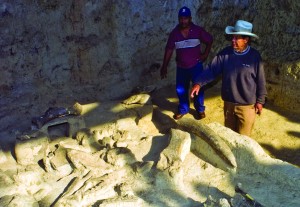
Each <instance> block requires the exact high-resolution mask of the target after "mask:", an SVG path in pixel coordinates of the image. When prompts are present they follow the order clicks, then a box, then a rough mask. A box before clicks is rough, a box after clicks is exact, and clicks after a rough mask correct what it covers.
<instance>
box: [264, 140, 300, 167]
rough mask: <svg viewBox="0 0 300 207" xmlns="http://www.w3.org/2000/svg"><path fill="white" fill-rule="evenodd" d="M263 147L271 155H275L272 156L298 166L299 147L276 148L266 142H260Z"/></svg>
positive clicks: (299, 165) (299, 164)
mask: <svg viewBox="0 0 300 207" xmlns="http://www.w3.org/2000/svg"><path fill="white" fill-rule="evenodd" d="M260 145H261V146H262V147H263V148H265V149H266V150H268V151H269V152H270V153H271V154H272V155H276V157H274V156H272V157H273V158H276V159H280V160H284V161H286V162H289V163H291V164H293V165H296V166H298V167H300V159H299V157H300V149H290V148H280V149H276V148H274V147H273V146H271V145H268V144H260Z"/></svg>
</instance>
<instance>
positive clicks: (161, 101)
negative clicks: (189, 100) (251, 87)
mask: <svg viewBox="0 0 300 207" xmlns="http://www.w3.org/2000/svg"><path fill="white" fill-rule="evenodd" d="M220 91H221V90H220V85H219V84H216V85H211V86H209V87H207V89H206V92H205V106H206V115H207V116H206V118H205V119H203V120H201V122H203V123H205V124H208V123H212V122H218V123H220V124H222V125H223V124H224V117H223V101H222V99H221V97H220ZM153 99H154V100H153V102H154V103H155V104H156V105H157V106H158V108H157V113H156V116H157V115H158V112H159V113H160V114H161V113H162V114H164V115H166V116H164V118H161V117H160V118H159V119H156V120H155V121H158V122H159V121H161V120H164V119H170V120H172V116H173V114H174V112H176V109H177V103H178V101H177V96H176V92H175V86H173V85H171V86H168V87H164V88H161V89H160V90H158V91H156V92H155V93H154V95H153ZM194 115H195V110H194V108H193V106H192V104H191V111H190V113H189V114H187V115H186V116H187V117H194ZM154 117H155V116H154ZM170 122H171V123H172V121H170ZM163 123H167V121H165V120H164V121H163ZM160 126H164V129H168V128H169V126H168V124H162V125H161V124H160ZM164 129H163V130H164ZM252 138H253V139H255V140H256V141H257V142H258V143H259V144H260V145H261V146H262V147H263V148H264V150H265V151H266V152H267V153H268V154H269V155H270V156H271V157H274V158H277V159H280V160H283V161H286V162H289V163H291V164H294V165H297V166H298V167H299V166H300V114H297V113H292V112H289V111H287V110H283V109H281V108H279V107H276V106H274V105H273V104H272V103H269V102H267V104H266V106H265V108H264V109H263V113H262V115H261V116H257V119H256V123H255V127H254V129H253V132H252Z"/></svg>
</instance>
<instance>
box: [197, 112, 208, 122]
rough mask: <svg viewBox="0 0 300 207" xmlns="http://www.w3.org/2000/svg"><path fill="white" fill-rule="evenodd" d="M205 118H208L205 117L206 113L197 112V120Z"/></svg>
mask: <svg viewBox="0 0 300 207" xmlns="http://www.w3.org/2000/svg"><path fill="white" fill-rule="evenodd" d="M205 117H206V115H205V112H204V111H203V112H200V111H198V112H197V116H196V119H197V120H200V119H204V118H205Z"/></svg>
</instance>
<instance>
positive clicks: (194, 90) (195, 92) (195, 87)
mask: <svg viewBox="0 0 300 207" xmlns="http://www.w3.org/2000/svg"><path fill="white" fill-rule="evenodd" d="M199 91H200V85H199V84H195V85H193V87H192V90H191V97H192V98H194V96H198V93H199Z"/></svg>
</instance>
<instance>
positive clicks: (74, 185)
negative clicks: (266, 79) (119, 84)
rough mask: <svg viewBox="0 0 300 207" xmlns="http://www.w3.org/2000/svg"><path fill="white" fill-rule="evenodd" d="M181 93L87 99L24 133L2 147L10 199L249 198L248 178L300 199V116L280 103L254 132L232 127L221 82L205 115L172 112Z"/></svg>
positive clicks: (148, 201) (260, 191)
mask: <svg viewBox="0 0 300 207" xmlns="http://www.w3.org/2000/svg"><path fill="white" fill-rule="evenodd" d="M174 92H175V89H174V86H172V85H171V86H168V87H164V88H160V89H157V90H155V91H154V92H152V93H151V97H150V96H148V95H147V94H138V95H133V96H130V97H129V98H128V99H125V100H116V101H108V102H103V103H100V102H95V103H87V104H83V105H82V107H83V110H82V115H81V116H79V117H77V116H75V117H63V118H58V119H55V120H53V121H52V122H49V123H47V124H45V125H44V126H43V127H42V128H41V129H39V131H29V132H28V131H27V132H26V131H24V132H23V133H22V134H21V133H16V137H17V140H16V142H15V144H14V145H13V146H11V147H12V148H11V150H12V151H10V150H9V148H8V147H3V148H2V149H1V151H0V152H1V159H0V161H1V162H0V163H1V171H0V182H1V185H0V186H1V187H0V204H1V206H15V205H21V204H22V206H142V207H144V206H145V207H148V206H158V207H162V206H186V207H193V206H211V207H213V206H214V207H219V206H222V207H229V206H233V207H235V206H241V205H244V206H246V203H245V200H244V198H243V197H242V196H241V194H238V193H236V192H235V187H236V185H237V184H238V183H241V184H242V187H243V190H245V191H247V192H248V193H249V194H250V195H251V196H252V197H253V198H255V200H256V201H257V202H260V203H261V204H263V205H264V206H275V207H276V206H278V207H279V206H291V207H294V206H295V207H296V206H299V204H300V200H299V196H298V192H299V190H300V189H299V186H300V183H299V180H300V170H299V167H297V166H296V165H299V158H297V153H299V118H298V117H299V116H295V115H293V114H289V113H288V112H285V113H284V111H277V110H276V109H275V108H273V107H272V105H271V104H270V105H268V106H267V107H266V108H265V109H264V112H263V114H262V115H261V116H260V117H258V119H257V122H256V126H255V130H254V132H253V139H252V138H249V137H246V136H241V135H238V134H236V133H234V132H233V131H231V130H229V129H227V128H225V127H223V126H222V121H223V120H222V101H221V100H220V97H219V95H218V94H219V87H218V85H216V86H214V87H213V88H210V89H208V90H207V92H206V106H207V109H206V112H207V117H206V118H205V119H203V120H201V121H196V120H194V118H193V116H194V114H193V112H194V111H193V109H191V113H190V114H188V115H186V116H185V117H184V118H183V119H182V120H180V121H177V122H176V121H174V120H173V119H172V115H173V113H174V112H175V110H176V107H177V98H176V96H175V93H174ZM22 113H24V111H19V114H20V115H21V114H22ZM184 123H185V124H186V126H187V127H188V128H184V127H183V128H182V127H181V126H183V124H184ZM64 124H69V127H66V125H64ZM83 125H84V127H83ZM197 125H198V127H197ZM278 126H281V127H278ZM193 127H195V129H196V131H197V130H198V129H201V130H202V131H201V130H200V132H199V133H197V132H195V131H194V130H192V129H193ZM46 129H47V130H46ZM74 129H77V130H74ZM181 129H184V130H183V131H182V130H181ZM9 132H14V130H13V129H10V130H9ZM74 132H75V133H74ZM73 133H74V136H73V138H71V137H70V136H72V135H73ZM7 134H10V133H7ZM7 139H9V140H10V141H9V142H8V143H12V139H13V135H12V134H11V137H8V136H4V133H1V141H2V142H4V140H7ZM255 140H256V141H255ZM258 143H260V145H261V146H262V147H263V148H262V147H261V146H260V145H259V144H258ZM1 146H5V145H1ZM6 146H7V145H6ZM281 150H282V151H281ZM278 152H281V153H278ZM282 152H285V153H282ZM268 154H269V155H271V157H270V156H269V155H268ZM292 155H293V156H292ZM272 157H275V158H277V159H274V158H272ZM278 158H282V160H284V161H281V160H279V159H278ZM291 158H294V159H291ZM285 161H288V162H290V163H292V164H293V165H292V164H290V163H288V162H285ZM282 189H284V190H282ZM249 206H251V205H249ZM252 206H253V205H252Z"/></svg>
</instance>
